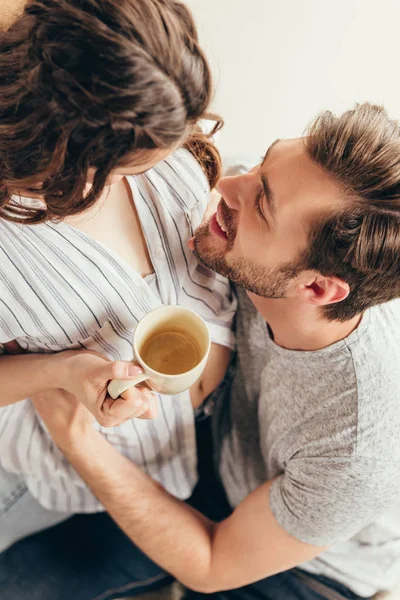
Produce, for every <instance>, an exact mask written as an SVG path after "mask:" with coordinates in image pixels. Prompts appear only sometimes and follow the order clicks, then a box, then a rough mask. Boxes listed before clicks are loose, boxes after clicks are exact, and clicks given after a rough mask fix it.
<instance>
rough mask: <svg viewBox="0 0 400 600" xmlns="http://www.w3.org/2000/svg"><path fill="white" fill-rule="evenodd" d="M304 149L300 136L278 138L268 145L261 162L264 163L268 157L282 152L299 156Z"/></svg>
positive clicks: (302, 139)
mask: <svg viewBox="0 0 400 600" xmlns="http://www.w3.org/2000/svg"><path fill="white" fill-rule="evenodd" d="M304 150H305V149H304V138H302V137H301V138H289V139H281V138H278V139H276V140H275V141H274V142H272V144H270V145H269V146H268V148H267V151H266V152H265V155H264V158H263V160H262V162H261V164H262V165H264V163H265V162H266V161H267V160H268V159H269V158H271V157H273V156H280V155H282V154H285V155H291V156H296V155H297V156H300V155H301V154H304Z"/></svg>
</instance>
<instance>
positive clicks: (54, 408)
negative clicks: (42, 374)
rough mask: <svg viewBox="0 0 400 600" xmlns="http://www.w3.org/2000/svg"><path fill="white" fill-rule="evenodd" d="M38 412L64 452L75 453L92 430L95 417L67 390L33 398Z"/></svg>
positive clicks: (52, 391) (46, 393) (50, 392)
mask: <svg viewBox="0 0 400 600" xmlns="http://www.w3.org/2000/svg"><path fill="white" fill-rule="evenodd" d="M31 401H32V404H33V406H34V407H35V410H36V412H37V413H38V414H39V415H40V417H41V418H42V420H43V422H44V424H45V425H46V427H47V429H48V430H49V433H50V435H51V437H52V438H53V440H54V442H55V443H56V444H57V446H58V447H59V448H60V450H62V451H63V452H68V451H71V452H73V451H74V450H75V449H76V448H78V447H79V443H80V440H82V439H83V437H84V436H87V435H88V433H90V430H91V429H92V425H93V422H94V416H93V414H92V413H91V412H89V411H88V409H87V408H86V407H85V406H83V404H82V403H81V402H79V400H78V399H77V398H75V396H73V395H72V394H70V393H69V392H66V391H65V390H60V389H57V390H49V391H48V392H43V393H42V394H37V395H36V396H33V398H31Z"/></svg>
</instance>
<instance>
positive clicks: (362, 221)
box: [301, 102, 400, 321]
mask: <svg viewBox="0 0 400 600" xmlns="http://www.w3.org/2000/svg"><path fill="white" fill-rule="evenodd" d="M307 133H308V135H307V137H306V138H305V144H306V150H307V152H308V154H309V156H310V157H311V158H312V160H314V161H315V162H316V163H317V164H318V165H320V166H321V167H322V168H323V169H324V170H325V171H326V172H327V173H329V174H330V175H331V176H332V177H334V179H335V180H336V181H338V182H339V184H340V186H341V188H342V193H343V198H344V199H346V200H347V201H346V203H345V206H342V207H341V208H340V209H339V210H337V211H334V212H333V213H331V214H329V215H328V216H327V217H326V218H325V219H323V220H322V221H320V222H319V223H317V224H316V225H315V227H314V229H313V231H312V235H311V240H310V246H309V248H308V249H307V251H306V256H305V257H304V259H303V262H302V264H301V268H303V269H314V270H316V271H319V272H320V273H321V274H322V275H325V276H335V277H340V278H341V279H342V280H343V281H346V282H347V283H348V284H349V287H350V294H349V295H348V297H347V298H345V300H343V301H341V302H337V303H336V304H331V305H329V306H326V307H325V308H324V314H325V317H326V318H328V319H330V320H339V321H346V320H348V319H351V318H352V317H354V316H356V315H358V314H360V313H362V312H364V311H365V310H366V309H368V308H370V307H371V306H374V305H377V304H381V303H383V302H388V301H389V300H392V299H394V298H399V297H400V128H399V123H398V122H397V121H395V120H392V119H390V118H389V117H388V115H387V113H386V111H385V110H384V108H383V107H381V106H376V105H373V104H369V103H367V102H366V103H363V104H358V105H356V107H355V108H354V109H352V110H349V111H347V112H345V113H344V114H343V115H341V116H338V117H336V116H334V115H333V114H332V113H330V112H324V113H323V114H322V115H320V116H319V117H318V118H317V119H316V121H315V122H314V123H313V124H312V125H311V127H310V129H309V131H308V132H307Z"/></svg>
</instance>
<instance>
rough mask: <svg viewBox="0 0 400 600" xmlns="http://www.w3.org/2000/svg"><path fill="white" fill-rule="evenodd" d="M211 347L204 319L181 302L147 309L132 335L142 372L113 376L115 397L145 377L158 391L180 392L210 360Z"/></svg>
mask: <svg viewBox="0 0 400 600" xmlns="http://www.w3.org/2000/svg"><path fill="white" fill-rule="evenodd" d="M210 347H211V339H210V334H209V331H208V328H207V325H206V324H205V322H204V320H203V319H202V318H201V317H200V316H199V315H197V314H196V313H195V312H193V311H192V310H189V309H188V308H183V307H181V306H160V307H159V308H156V309H155V310H153V311H151V312H150V313H148V314H147V315H146V316H145V317H144V318H143V319H142V320H141V321H140V322H139V323H138V325H137V327H136V329H135V332H134V335H133V353H134V357H135V358H136V360H137V362H138V363H139V365H140V366H141V367H142V369H143V373H141V374H140V375H138V376H137V377H135V378H133V379H131V380H117V379H115V380H113V381H111V383H110V384H109V386H108V393H109V394H110V396H111V397H112V398H114V399H115V398H118V396H120V395H121V394H122V393H123V392H125V391H126V390H127V389H129V388H131V387H133V386H135V385H138V384H139V383H142V382H144V381H146V382H147V383H148V385H149V386H150V387H151V388H153V389H154V390H155V391H157V392H160V393H163V394H179V393H181V392H183V391H185V390H187V389H189V388H190V387H191V386H192V385H193V384H194V383H195V382H196V381H197V380H198V379H199V377H200V375H201V374H202V372H203V370H204V367H205V366H206V364H207V359H208V355H209V352H210Z"/></svg>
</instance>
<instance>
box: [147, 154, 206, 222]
mask: <svg viewBox="0 0 400 600" xmlns="http://www.w3.org/2000/svg"><path fill="white" fill-rule="evenodd" d="M135 180H136V183H137V184H138V185H140V184H141V183H142V182H145V183H146V187H147V185H148V184H150V186H151V188H152V190H153V191H154V192H155V193H156V194H158V195H159V196H162V198H163V199H164V200H166V199H167V197H170V198H171V200H172V201H175V202H176V203H177V204H178V205H179V206H180V208H181V209H183V210H184V211H185V212H187V210H189V211H190V210H192V209H193V208H195V207H197V208H202V209H203V210H205V208H206V206H207V204H208V201H209V196H210V186H209V184H208V180H207V177H206V175H205V173H204V171H203V169H202V168H201V166H200V165H199V163H198V162H197V160H196V159H195V158H194V156H193V155H192V154H191V153H190V152H188V151H187V150H185V149H183V148H180V149H179V150H176V151H175V152H173V153H172V154H171V155H170V156H168V157H167V158H166V159H165V160H163V161H162V162H160V163H158V164H157V165H155V166H154V167H153V168H152V169H150V170H149V171H147V172H146V173H144V174H143V175H138V176H135Z"/></svg>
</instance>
